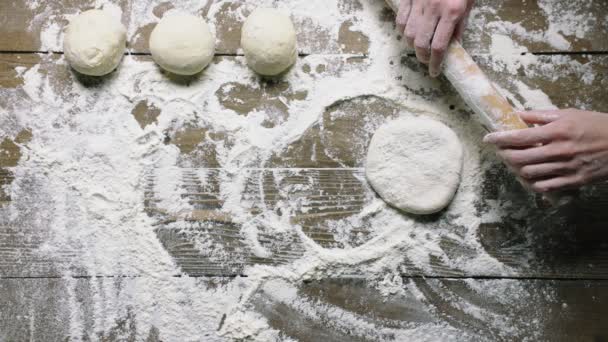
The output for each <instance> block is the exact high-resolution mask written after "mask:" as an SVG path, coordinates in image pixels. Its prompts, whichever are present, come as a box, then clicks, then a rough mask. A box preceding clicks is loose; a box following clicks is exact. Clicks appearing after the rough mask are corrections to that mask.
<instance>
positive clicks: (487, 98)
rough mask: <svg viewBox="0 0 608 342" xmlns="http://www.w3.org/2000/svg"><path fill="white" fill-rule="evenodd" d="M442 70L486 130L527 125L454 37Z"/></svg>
mask: <svg viewBox="0 0 608 342" xmlns="http://www.w3.org/2000/svg"><path fill="white" fill-rule="evenodd" d="M386 2H387V3H388V5H389V6H390V7H391V8H392V9H393V10H394V11H395V13H397V12H398V10H399V4H400V2H401V0H386ZM443 74H444V75H445V77H446V78H447V79H448V80H449V81H450V83H452V85H453V86H454V88H455V89H456V91H457V92H458V94H460V96H461V97H462V98H463V99H464V102H465V103H466V104H467V105H469V107H471V109H473V112H474V113H475V117H476V119H477V121H479V122H480V123H481V125H482V126H483V127H484V128H485V129H486V130H487V131H488V132H498V131H509V130H516V129H525V128H529V126H528V125H527V124H526V123H525V122H524V121H523V120H522V119H521V118H520V117H519V115H517V112H516V110H515V109H514V108H513V106H511V104H510V103H509V101H507V99H505V98H504V97H503V96H502V95H500V93H499V92H498V91H497V90H496V87H494V85H493V84H492V82H491V81H490V79H488V77H487V76H486V75H485V73H484V72H483V71H482V70H481V68H480V67H479V66H478V65H477V63H475V61H474V60H473V58H471V56H470V55H469V53H468V52H467V51H466V50H465V49H464V48H463V47H462V45H461V44H460V42H458V41H457V40H456V39H453V40H452V42H451V43H450V45H449V47H448V49H447V51H446V55H445V60H444V62H443ZM518 180H519V182H520V183H521V184H522V185H523V186H524V187H526V188H527V189H528V190H530V188H529V185H528V183H527V182H526V181H524V180H523V179H521V178H519V177H518ZM545 198H546V199H547V200H548V201H549V202H550V203H551V204H552V205H561V204H564V203H565V202H569V201H570V200H571V197H569V196H560V195H558V194H549V195H546V196H545Z"/></svg>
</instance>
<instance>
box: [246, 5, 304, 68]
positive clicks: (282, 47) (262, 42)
mask: <svg viewBox="0 0 608 342" xmlns="http://www.w3.org/2000/svg"><path fill="white" fill-rule="evenodd" d="M241 46H242V47H243V51H244V52H245V57H246V58H247V64H249V67H251V69H253V71H255V72H257V73H258V74H260V75H264V76H276V75H278V74H280V73H282V72H284V71H285V70H287V69H288V68H289V67H290V66H292V65H293V64H294V63H295V62H296V59H297V58H298V51H297V47H296V30H295V28H294V26H293V23H292V22H291V19H290V18H289V17H288V16H287V15H285V14H283V13H281V12H280V11H279V10H276V9H273V8H258V9H256V10H255V11H253V13H251V15H250V16H249V17H248V18H247V20H246V21H245V24H243V29H242V34H241Z"/></svg>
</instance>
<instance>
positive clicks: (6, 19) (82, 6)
mask: <svg viewBox="0 0 608 342" xmlns="http://www.w3.org/2000/svg"><path fill="white" fill-rule="evenodd" d="M113 3H114V4H113V5H112V6H117V7H118V8H120V9H121V10H122V12H123V17H122V20H123V23H125V24H127V25H128V23H129V19H130V18H129V17H130V16H129V13H130V9H129V2H128V0H118V1H115V2H113ZM95 6H96V2H95V1H94V0H66V1H61V2H56V1H50V2H49V1H44V2H41V1H30V0H15V1H2V2H0V27H1V28H0V51H41V50H43V51H61V49H58V47H60V46H62V42H61V39H60V36H61V32H62V30H63V28H64V27H65V26H66V25H67V23H68V20H67V18H69V16H71V15H74V14H77V13H80V12H81V11H86V10H89V9H92V8H95ZM108 7H110V6H108ZM44 32H46V34H43V33H44Z"/></svg>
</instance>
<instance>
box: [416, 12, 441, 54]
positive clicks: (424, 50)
mask: <svg viewBox="0 0 608 342" xmlns="http://www.w3.org/2000/svg"><path fill="white" fill-rule="evenodd" d="M439 6H440V3H439V2H437V1H429V2H428V3H427V6H426V7H425V8H424V9H423V18H422V22H421V23H420V27H419V31H418V33H417V34H416V39H415V40H414V48H415V49H416V57H417V58H418V60H419V61H420V62H422V63H425V64H428V63H429V61H430V58H431V41H432V40H433V35H434V34H435V28H436V27H437V23H438V22H439V15H440V13H441V12H440V8H439Z"/></svg>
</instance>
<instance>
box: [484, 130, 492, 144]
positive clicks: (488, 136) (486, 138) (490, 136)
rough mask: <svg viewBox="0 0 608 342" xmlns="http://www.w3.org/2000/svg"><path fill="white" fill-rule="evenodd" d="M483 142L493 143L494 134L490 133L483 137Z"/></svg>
mask: <svg viewBox="0 0 608 342" xmlns="http://www.w3.org/2000/svg"><path fill="white" fill-rule="evenodd" d="M483 142H484V143H486V144H491V143H493V142H494V134H492V133H490V134H487V135H486V136H485V137H483Z"/></svg>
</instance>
